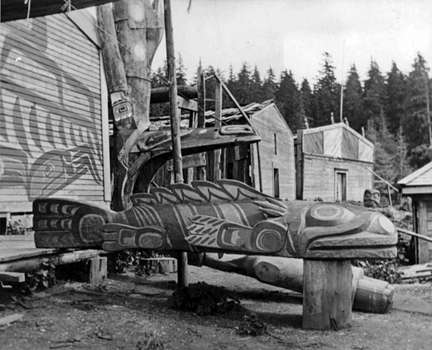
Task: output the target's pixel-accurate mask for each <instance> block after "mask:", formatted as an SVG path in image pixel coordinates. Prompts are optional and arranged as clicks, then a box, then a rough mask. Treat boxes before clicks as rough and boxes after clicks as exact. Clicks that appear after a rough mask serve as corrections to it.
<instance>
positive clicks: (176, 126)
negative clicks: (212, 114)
mask: <svg viewBox="0 0 432 350" xmlns="http://www.w3.org/2000/svg"><path fill="white" fill-rule="evenodd" d="M164 9H165V11H164V14H165V38H166V55H167V63H168V80H169V83H170V117H171V141H172V146H173V168H174V182H175V183H183V165H182V154H181V140H180V120H179V119H180V118H179V115H178V108H177V81H176V69H175V51H174V33H173V25H172V17H171V1H170V0H164ZM177 259H178V264H177V287H178V288H182V287H187V285H188V269H187V267H188V264H187V253H186V252H179V255H178V258H177Z"/></svg>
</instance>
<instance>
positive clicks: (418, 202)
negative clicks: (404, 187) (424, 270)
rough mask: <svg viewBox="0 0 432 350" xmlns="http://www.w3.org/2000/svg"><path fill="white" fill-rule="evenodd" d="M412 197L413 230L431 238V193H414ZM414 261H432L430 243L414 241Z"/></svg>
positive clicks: (420, 262)
mask: <svg viewBox="0 0 432 350" xmlns="http://www.w3.org/2000/svg"><path fill="white" fill-rule="evenodd" d="M412 198H413V211H414V212H413V214H414V215H413V217H414V230H415V231H416V232H418V233H420V234H422V235H425V236H428V237H431V238H432V195H430V194H428V195H415V196H412ZM415 255H416V263H419V264H423V263H427V262H430V261H432V243H430V242H426V241H423V240H419V239H418V240H417V241H416V254H415Z"/></svg>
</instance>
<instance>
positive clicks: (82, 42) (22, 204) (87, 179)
mask: <svg viewBox="0 0 432 350" xmlns="http://www.w3.org/2000/svg"><path fill="white" fill-rule="evenodd" d="M86 11H87V10H80V11H73V12H70V13H69V14H59V15H52V16H46V17H39V18H35V19H29V20H19V21H11V22H8V23H2V24H1V26H0V81H1V84H0V216H3V217H5V216H6V215H8V214H10V213H12V214H13V213H27V212H31V210H32V208H31V206H32V200H33V199H34V198H36V197H40V196H56V197H68V198H75V199H79V200H85V201H90V202H96V203H99V204H102V205H108V202H109V201H110V200H111V189H110V168H109V161H107V160H109V139H108V137H109V136H108V112H107V106H108V104H107V93H106V86H105V85H106V84H105V80H104V72H103V66H102V60H101V52H100V43H99V41H98V35H97V32H96V24H95V19H94V18H93V17H92V16H91V15H90V14H89V13H88V12H86ZM1 229H2V230H3V232H4V225H3V227H2V228H1Z"/></svg>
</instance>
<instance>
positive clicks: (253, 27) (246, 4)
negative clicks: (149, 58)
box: [153, 0, 432, 81]
mask: <svg viewBox="0 0 432 350" xmlns="http://www.w3.org/2000/svg"><path fill="white" fill-rule="evenodd" d="M172 5H173V22H174V39H175V49H176V52H180V53H181V55H182V57H183V61H184V63H185V65H186V67H187V73H188V76H189V78H191V77H192V76H193V74H194V72H195V68H196V66H197V64H198V61H199V59H200V58H201V60H202V62H203V64H204V66H208V65H213V66H216V67H220V68H221V69H222V70H223V71H224V72H225V73H227V72H228V67H229V65H230V64H232V66H233V67H234V71H238V69H239V68H240V66H241V64H242V62H244V61H247V62H248V63H250V64H251V65H252V66H253V65H255V64H256V65H257V66H258V68H259V69H260V71H261V72H264V71H265V70H266V69H267V68H268V67H269V66H272V67H273V68H274V70H275V71H276V72H277V74H279V72H280V71H281V70H282V69H285V68H287V69H290V70H292V71H293V73H294V75H295V77H296V79H297V81H300V80H301V79H302V78H304V77H305V78H308V79H310V80H312V81H314V80H315V77H316V75H317V72H318V70H319V69H320V67H321V62H322V53H323V52H324V51H328V52H329V53H330V54H331V55H332V57H333V60H334V63H335V65H336V68H337V70H336V73H337V77H338V80H339V79H340V78H341V75H342V72H343V73H344V74H345V73H346V72H347V71H348V69H349V66H350V65H351V64H352V63H355V64H356V66H357V68H358V71H359V73H360V76H361V78H362V79H364V78H365V77H366V73H367V70H368V66H369V63H370V60H371V59H372V58H373V59H374V60H376V61H377V62H378V64H379V66H380V68H381V70H382V71H384V72H387V71H388V70H389V69H390V65H391V61H392V60H394V61H396V63H397V64H398V66H399V67H400V68H401V69H402V70H403V71H404V72H408V71H409V69H410V67H411V64H412V62H413V60H414V57H415V55H416V53H417V52H418V51H419V52H421V53H422V54H423V56H424V57H425V58H426V60H427V61H428V62H429V63H430V62H432V1H431V0H192V7H191V10H190V12H189V13H188V12H187V5H188V0H172ZM163 42H164V41H163ZM164 58H165V46H164V45H163V43H162V45H161V46H160V48H159V50H158V52H157V54H156V57H155V60H154V63H153V68H157V67H158V66H160V65H161V64H162V62H163V60H164Z"/></svg>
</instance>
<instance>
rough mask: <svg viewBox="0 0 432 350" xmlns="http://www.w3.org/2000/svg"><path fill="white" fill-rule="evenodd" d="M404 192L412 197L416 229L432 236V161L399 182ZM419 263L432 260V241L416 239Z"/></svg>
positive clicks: (416, 255)
mask: <svg viewBox="0 0 432 350" xmlns="http://www.w3.org/2000/svg"><path fill="white" fill-rule="evenodd" d="M398 185H399V186H400V187H401V189H402V194H403V195H406V196H410V197H411V198H412V204H413V205H412V207H413V220H414V230H415V231H416V232H418V233H421V234H423V235H425V236H429V237H432V162H430V163H428V164H426V165H425V166H423V167H422V168H420V169H418V170H416V171H414V172H413V173H411V174H410V175H408V176H406V177H404V178H403V179H402V180H400V181H399V182H398ZM415 257H416V262H417V263H426V262H429V261H431V260H432V243H428V242H425V241H420V240H417V239H416V240H415Z"/></svg>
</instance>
